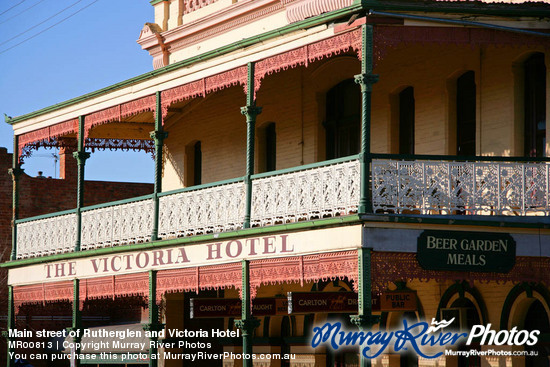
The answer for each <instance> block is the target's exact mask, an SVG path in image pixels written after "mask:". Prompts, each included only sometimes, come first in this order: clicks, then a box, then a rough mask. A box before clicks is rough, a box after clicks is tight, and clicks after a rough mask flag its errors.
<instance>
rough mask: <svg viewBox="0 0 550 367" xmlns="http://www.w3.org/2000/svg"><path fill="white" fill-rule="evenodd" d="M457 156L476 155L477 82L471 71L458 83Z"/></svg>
mask: <svg viewBox="0 0 550 367" xmlns="http://www.w3.org/2000/svg"><path fill="white" fill-rule="evenodd" d="M456 154H457V155H462V156H475V155H476V82H475V73H474V72H473V71H471V70H470V71H468V72H466V73H464V74H462V76H461V77H459V78H458V79H457V81H456Z"/></svg>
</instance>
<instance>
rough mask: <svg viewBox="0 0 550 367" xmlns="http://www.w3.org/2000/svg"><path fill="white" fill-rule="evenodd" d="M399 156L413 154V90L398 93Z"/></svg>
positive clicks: (408, 88)
mask: <svg viewBox="0 0 550 367" xmlns="http://www.w3.org/2000/svg"><path fill="white" fill-rule="evenodd" d="M399 154H414V88H413V87H407V88H405V89H404V90H403V91H402V92H401V93H399Z"/></svg>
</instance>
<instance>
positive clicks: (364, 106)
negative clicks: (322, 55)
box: [355, 24, 378, 214]
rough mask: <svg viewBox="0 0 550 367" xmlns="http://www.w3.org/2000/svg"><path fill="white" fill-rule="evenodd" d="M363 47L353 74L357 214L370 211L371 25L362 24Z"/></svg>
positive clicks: (373, 78)
mask: <svg viewBox="0 0 550 367" xmlns="http://www.w3.org/2000/svg"><path fill="white" fill-rule="evenodd" d="M362 38H363V47H362V58H361V74H359V75H356V76H355V83H357V84H359V85H360V86H361V154H360V158H359V159H360V164H361V194H360V199H359V207H358V212H359V214H365V213H372V196H371V187H370V184H369V179H370V164H371V162H372V157H371V149H370V129H371V95H372V86H373V84H375V83H376V82H377V81H378V75H375V74H373V73H372V69H373V62H372V53H373V52H372V51H373V26H372V25H369V24H365V25H363V32H362Z"/></svg>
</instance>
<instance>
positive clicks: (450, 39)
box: [373, 25, 550, 62]
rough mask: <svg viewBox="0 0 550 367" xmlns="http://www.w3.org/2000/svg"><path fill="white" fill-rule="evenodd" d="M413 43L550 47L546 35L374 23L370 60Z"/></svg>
mask: <svg viewBox="0 0 550 367" xmlns="http://www.w3.org/2000/svg"><path fill="white" fill-rule="evenodd" d="M414 43H424V44H430V43H431V44H434V43H435V44H455V45H463V46H469V47H479V46H489V45H490V46H502V47H504V46H506V47H523V46H537V47H540V46H543V47H545V48H546V49H548V48H550V40H548V39H542V38H541V37H537V36H530V35H526V34H519V33H512V32H502V31H499V30H494V29H483V28H453V27H420V26H407V27H395V26H383V25H377V26H375V27H374V51H373V52H374V60H375V62H376V61H380V60H382V59H383V58H384V56H385V55H386V53H387V51H388V50H390V49H392V48H396V47H398V46H399V45H401V44H414Z"/></svg>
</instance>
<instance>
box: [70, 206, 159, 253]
mask: <svg viewBox="0 0 550 367" xmlns="http://www.w3.org/2000/svg"><path fill="white" fill-rule="evenodd" d="M153 220H154V202H153V198H152V196H151V195H147V196H141V197H137V198H134V199H131V201H128V200H122V201H117V202H113V203H109V206H105V205H95V206H92V207H88V208H85V209H83V212H82V239H81V244H80V248H81V249H82V250H92V249H95V248H101V247H112V246H118V245H124V244H131V243H139V242H145V241H148V240H149V238H150V237H151V232H152V230H153Z"/></svg>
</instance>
